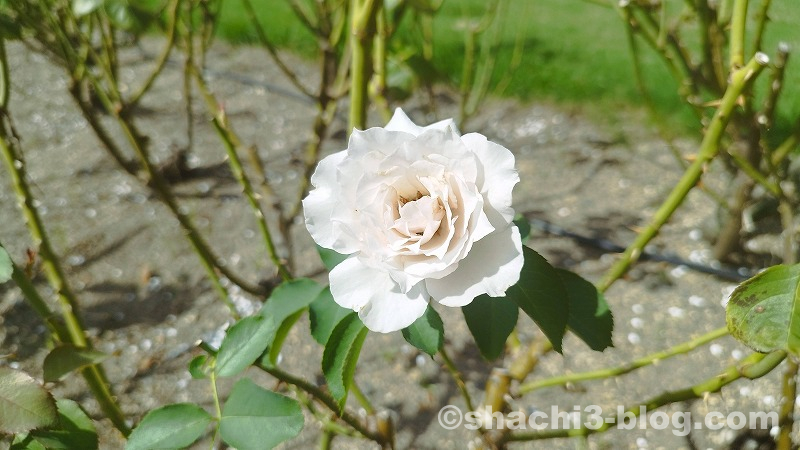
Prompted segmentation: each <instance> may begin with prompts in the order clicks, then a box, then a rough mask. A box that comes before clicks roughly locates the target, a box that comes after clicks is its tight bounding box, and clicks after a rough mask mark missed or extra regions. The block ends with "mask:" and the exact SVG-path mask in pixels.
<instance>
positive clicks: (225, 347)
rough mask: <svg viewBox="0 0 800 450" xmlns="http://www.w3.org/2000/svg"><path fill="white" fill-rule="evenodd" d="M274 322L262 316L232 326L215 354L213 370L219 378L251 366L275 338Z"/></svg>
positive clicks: (243, 320)
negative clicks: (215, 361)
mask: <svg viewBox="0 0 800 450" xmlns="http://www.w3.org/2000/svg"><path fill="white" fill-rule="evenodd" d="M276 329H277V328H276V326H275V322H274V321H273V320H272V318H271V317H264V316H262V315H256V316H250V317H245V318H244V319H242V320H240V321H238V322H237V323H236V324H234V325H233V326H232V327H231V329H230V330H228V333H227V334H226V335H225V339H223V340H222V344H220V346H219V351H218V352H217V363H216V366H215V367H214V370H215V371H216V372H217V375H218V376H220V377H230V376H233V375H237V374H239V373H240V372H242V371H243V370H244V369H246V368H248V367H249V366H250V365H251V364H253V363H254V362H255V361H256V360H257V359H258V357H259V356H261V354H262V353H264V350H266V349H267V345H269V343H270V342H271V341H272V339H273V338H274V337H275V331H276Z"/></svg>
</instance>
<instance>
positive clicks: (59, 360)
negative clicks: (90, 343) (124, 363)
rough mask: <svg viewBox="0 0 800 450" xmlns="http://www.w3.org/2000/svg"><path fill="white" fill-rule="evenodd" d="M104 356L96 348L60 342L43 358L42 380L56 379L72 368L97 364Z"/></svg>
mask: <svg viewBox="0 0 800 450" xmlns="http://www.w3.org/2000/svg"><path fill="white" fill-rule="evenodd" d="M106 358H108V355H107V354H105V353H103V352H98V351H97V350H92V349H88V348H83V347H76V346H74V345H72V344H62V345H60V346H58V347H56V348H54V349H53V350H52V351H51V352H50V353H48V354H47V356H45V358H44V363H43V364H42V367H43V369H44V381H47V382H55V381H58V380H60V379H62V378H63V377H64V376H66V375H67V374H69V373H70V372H72V371H74V370H78V369H82V368H84V367H86V366H91V365H93V364H98V363H100V362H102V361H103V360H105V359H106Z"/></svg>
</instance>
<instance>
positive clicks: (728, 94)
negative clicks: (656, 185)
mask: <svg viewBox="0 0 800 450" xmlns="http://www.w3.org/2000/svg"><path fill="white" fill-rule="evenodd" d="M768 63H769V58H768V57H767V56H766V55H764V54H763V53H757V54H756V55H755V56H754V57H753V59H751V60H750V62H749V63H748V64H747V65H746V66H745V67H742V68H740V69H737V70H736V71H735V72H733V73H732V74H731V83H730V85H729V86H728V89H727V90H726V91H725V95H724V96H723V97H722V101H721V104H720V106H719V108H718V109H717V112H716V113H715V114H714V117H713V119H712V120H711V123H710V124H709V126H708V129H707V130H706V133H705V136H704V137H703V141H702V143H701V144H700V150H699V152H698V154H697V158H696V159H695V160H694V162H692V164H691V165H690V166H689V167H688V168H687V169H686V171H685V172H684V174H683V176H682V177H681V179H680V180H679V181H678V183H677V184H676V185H675V187H674V188H673V190H672V192H670V194H669V196H668V197H667V199H666V200H665V201H664V203H662V204H661V207H660V208H659V209H658V211H656V213H655V215H654V216H653V218H652V220H651V222H650V224H649V225H648V226H647V227H646V228H645V229H643V230H642V231H641V232H640V233H639V235H638V236H637V237H636V239H635V240H634V241H633V243H632V244H631V245H630V246H628V248H627V249H626V250H625V253H623V255H622V257H621V258H620V259H619V260H617V262H616V263H615V264H614V265H613V266H612V267H611V268H610V269H609V270H608V272H607V273H606V276H605V278H604V279H603V281H602V282H601V283H600V285H599V286H598V290H600V291H601V292H605V291H606V290H608V288H609V287H611V285H612V284H614V282H615V281H617V280H618V279H619V278H621V277H622V276H623V275H624V274H625V273H626V272H627V271H628V268H630V266H631V265H632V264H634V263H635V262H636V261H637V260H638V259H639V256H641V254H642V251H643V250H644V247H645V246H646V245H647V244H648V243H649V242H650V241H651V240H652V239H653V238H654V237H655V236H656V235H657V234H658V232H659V230H660V229H661V227H662V226H663V225H664V224H665V223H667V221H668V220H669V219H670V217H672V214H673V213H674V212H675V210H677V209H678V207H679V206H680V205H681V203H683V200H684V199H685V198H686V195H688V194H689V191H691V190H692V188H694V187H695V186H696V185H697V182H698V181H700V178H701V177H702V176H703V173H704V172H705V170H706V166H707V165H708V164H709V163H710V162H711V160H713V159H714V158H715V157H716V156H717V154H718V153H719V146H720V140H721V139H722V133H723V132H724V131H725V127H726V126H727V124H728V121H729V120H730V118H731V114H732V113H733V111H734V108H735V107H736V105H737V102H738V99H739V95H740V94H741V93H742V91H743V90H744V89H745V88H746V87H747V86H748V85H749V84H750V82H751V81H752V80H753V79H754V78H755V77H756V76H757V75H758V74H759V72H761V70H763V68H764V66H766V65H767V64H768Z"/></svg>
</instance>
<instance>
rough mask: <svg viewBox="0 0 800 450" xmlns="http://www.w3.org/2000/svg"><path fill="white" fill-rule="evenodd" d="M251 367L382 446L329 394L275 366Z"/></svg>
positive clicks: (208, 348) (205, 347)
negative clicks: (314, 402)
mask: <svg viewBox="0 0 800 450" xmlns="http://www.w3.org/2000/svg"><path fill="white" fill-rule="evenodd" d="M198 347H200V349H202V350H203V351H204V352H206V353H208V354H209V355H211V356H216V354H217V350H216V349H215V348H213V347H211V346H210V345H209V344H208V343H207V342H202V341H201V342H200V343H199V344H198ZM253 367H257V368H259V369H261V370H262V371H264V372H266V373H268V374H270V375H272V376H273V377H275V378H276V379H278V380H280V381H282V382H284V383H287V384H290V385H292V386H295V387H296V388H298V389H300V390H302V391H303V392H305V393H307V394H308V395H310V396H311V397H313V398H314V399H316V400H317V401H319V402H320V403H321V404H323V405H325V407H326V408H328V409H329V410H330V411H331V412H333V413H334V414H336V415H337V416H338V417H339V418H340V419H341V420H342V421H343V422H344V423H346V424H347V425H349V426H350V427H352V428H353V429H354V430H356V431H357V432H358V433H359V434H360V435H362V436H364V437H365V438H367V439H370V440H372V441H375V442H377V443H378V444H381V445H383V439H382V438H381V436H380V435H379V434H377V433H375V432H374V431H372V430H370V429H369V426H367V424H365V423H363V422H361V420H359V419H358V418H357V417H356V416H354V415H353V414H352V413H350V412H349V411H347V409H344V408H343V409H341V410H340V409H339V404H338V403H337V402H336V400H334V398H333V397H331V396H330V394H328V393H327V392H325V391H324V390H323V389H322V388H320V387H319V386H317V385H316V384H313V383H310V382H308V381H306V380H304V379H302V378H300V377H298V376H295V375H293V374H291V373H289V372H286V371H284V370H282V369H280V368H278V367H276V366H269V365H266V364H262V363H260V362H257V363H255V364H253Z"/></svg>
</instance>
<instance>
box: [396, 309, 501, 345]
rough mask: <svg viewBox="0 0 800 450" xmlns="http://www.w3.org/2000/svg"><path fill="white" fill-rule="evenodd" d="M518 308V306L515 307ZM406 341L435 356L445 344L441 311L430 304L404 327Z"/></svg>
mask: <svg viewBox="0 0 800 450" xmlns="http://www.w3.org/2000/svg"><path fill="white" fill-rule="evenodd" d="M514 309H516V306H515V307H514ZM403 337H404V338H405V339H406V342H408V343H409V344H411V345H413V346H414V347H417V348H418V349H420V350H422V351H423V352H425V353H427V354H429V355H431V356H433V355H434V354H436V352H438V351H439V350H440V349H441V348H442V345H444V324H443V323H442V318H441V317H439V313H437V312H436V310H435V309H433V306H431V305H430V304H429V305H428V309H426V310H425V314H423V315H422V317H420V318H419V319H417V320H415V321H414V323H412V324H411V325H409V326H408V327H406V328H403Z"/></svg>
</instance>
